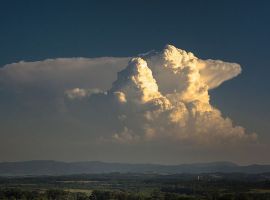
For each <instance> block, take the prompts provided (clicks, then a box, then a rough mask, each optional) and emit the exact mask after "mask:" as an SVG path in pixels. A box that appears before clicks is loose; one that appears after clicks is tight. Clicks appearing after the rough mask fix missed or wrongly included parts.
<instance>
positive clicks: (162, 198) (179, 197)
mask: <svg viewBox="0 0 270 200" xmlns="http://www.w3.org/2000/svg"><path fill="white" fill-rule="evenodd" d="M269 199H270V193H220V192H209V193H206V194H204V195H194V196H193V195H191V194H190V195H183V194H178V193H173V192H162V191H160V190H154V191H152V192H149V193H138V192H134V191H133V192H128V191H117V190H94V191H93V192H92V193H91V194H86V193H81V192H69V191H65V190H61V189H49V190H46V191H35V190H34V191H30V190H21V189H18V188H6V189H0V200H269Z"/></svg>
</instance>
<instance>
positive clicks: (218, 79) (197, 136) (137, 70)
mask: <svg viewBox="0 0 270 200" xmlns="http://www.w3.org/2000/svg"><path fill="white" fill-rule="evenodd" d="M240 72H241V68H240V66H239V65H238V64H235V63H227V62H222V61H213V60H206V61H204V60H201V59H198V58H197V57H195V56H194V55H193V54H192V53H190V52H186V51H184V50H180V49H177V48H175V47H174V46H171V45H168V46H166V48H165V49H164V50H163V51H162V52H151V53H150V54H145V55H144V56H143V57H138V58H133V59H131V61H130V62H129V64H128V66H127V67H126V68H125V69H123V70H122V71H120V72H118V77H117V80H116V81H115V82H114V83H113V84H112V88H111V89H109V90H108V92H107V94H104V95H98V98H97V97H96V96H95V95H94V96H90V99H92V101H91V102H95V101H96V102H98V103H96V102H95V103H94V105H92V104H91V103H90V104H88V106H89V107H91V106H94V107H99V106H100V107H102V108H104V107H105V105H104V104H106V107H108V110H105V113H100V114H101V115H103V114H104V115H107V116H108V113H111V114H110V116H109V118H110V119H111V121H114V124H113V125H112V126H109V127H110V128H109V129H108V130H107V132H110V131H111V132H112V133H113V134H112V138H114V139H117V140H118V141H121V142H123V141H124V140H127V142H130V141H131V140H132V138H135V139H134V141H136V142H137V141H138V138H139V139H140V141H144V140H160V139H162V140H163V139H165V140H166V139H167V140H178V141H179V142H181V143H183V142H195V143H201V144H207V145H209V144H210V145H212V144H213V143H216V144H219V143H231V142H236V141H237V142H239V141H252V140H256V137H257V136H256V134H255V133H253V134H247V133H245V130H244V128H243V127H240V126H234V125H233V123H232V121H231V120H230V119H229V118H223V117H222V114H221V112H220V111H219V110H218V109H216V108H214V107H213V106H211V105H210V103H209V98H210V97H209V94H208V90H209V89H212V88H215V87H217V86H218V85H220V84H221V83H222V82H224V81H226V80H228V79H231V78H233V77H235V76H236V75H237V74H239V73H240ZM98 99H99V100H98ZM100 99H103V100H100ZM111 108H113V109H111ZM120 116H125V118H122V117H120ZM109 121H110V120H109ZM97 123H98V124H101V126H102V125H103V126H104V121H100V122H97ZM105 126H106V123H105ZM115 132H117V134H114V133H115Z"/></svg>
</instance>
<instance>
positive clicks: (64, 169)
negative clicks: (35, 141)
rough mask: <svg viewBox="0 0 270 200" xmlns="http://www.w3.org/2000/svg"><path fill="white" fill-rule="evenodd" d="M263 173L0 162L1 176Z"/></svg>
mask: <svg viewBox="0 0 270 200" xmlns="http://www.w3.org/2000/svg"><path fill="white" fill-rule="evenodd" d="M113 172H119V173H157V174H177V173H215V172H221V173H233V172H240V173H253V174H254V173H265V172H270V165H247V166H240V165H237V164H234V163H231V162H212V163H196V164H181V165H158V164H127V163H106V162H98V161H87V162H58V161H49V160H43V161H24V162H2V163H0V176H41V175H72V174H97V173H113Z"/></svg>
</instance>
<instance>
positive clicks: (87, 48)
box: [0, 0, 270, 140]
mask: <svg viewBox="0 0 270 200" xmlns="http://www.w3.org/2000/svg"><path fill="white" fill-rule="evenodd" d="M269 9H270V1H267V0H261V1H255V0H253V1H247V0H242V1H235V0H234V1H232V0H231V1H230V0H226V1H225V0H221V1H216V0H213V1H212V0H205V1H202V0H197V1H190V0H186V1H180V0H179V1H167V0H166V1H165V0H164V1H157V0H156V1H150V0H148V1H147V0H145V1H138V0H136V1H86V0H80V1H79V0H76V1H75V0H74V1H72V0H68V1H64V0H62V1H60V0H58V1H55V0H54V1H52V0H47V1H41V0H40V1H37V0H32V1H30V0H25V1H21V0H17V1H14V0H2V1H1V4H0V65H1V66H3V65H5V64H8V63H13V62H18V61H21V60H25V61H35V60H43V59H46V58H58V57H100V56H133V55H136V54H138V53H142V52H146V51H149V50H151V49H157V50H159V49H161V48H162V47H163V46H164V45H165V44H173V45H175V46H176V47H178V48H181V49H185V50H188V51H191V52H193V53H194V54H195V55H196V56H198V57H200V58H204V59H206V58H212V59H221V60H224V61H229V62H237V63H239V64H240V65H241V66H242V69H243V72H242V74H241V75H240V76H239V77H237V78H236V79H233V80H231V81H228V82H226V83H224V84H223V85H222V86H220V87H219V88H218V89H217V90H214V91H212V92H211V93H212V95H211V98H212V102H213V104H214V105H216V106H217V107H218V108H219V109H220V110H221V111H222V112H223V113H224V114H225V115H228V116H230V117H231V118H232V119H234V120H235V121H237V123H239V124H242V125H244V126H245V127H247V128H248V129H249V130H251V131H256V132H258V134H260V135H261V136H262V138H267V139H268V140H270V137H269V136H268V134H269V131H270V125H269V124H270V123H269V119H270V108H269V107H270V104H269V102H270V92H269V91H270V81H269V73H270V37H269V36H270V12H269Z"/></svg>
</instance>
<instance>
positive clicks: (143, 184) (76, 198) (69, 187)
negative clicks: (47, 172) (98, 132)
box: [0, 173, 270, 200]
mask: <svg viewBox="0 0 270 200" xmlns="http://www.w3.org/2000/svg"><path fill="white" fill-rule="evenodd" d="M0 199H1V200H15V199H16V200H181V199H184V200H195V199H199V200H200V199H201V200H208V199H209V200H253V199H254V200H270V173H264V174H253V175H248V174H236V173H233V174H220V173H215V174H196V175H194V174H177V175H157V174H118V173H112V174H99V175H97V174H96V175H76V176H46V177H21V178H15V177H9V178H7V177H2V178H0Z"/></svg>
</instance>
